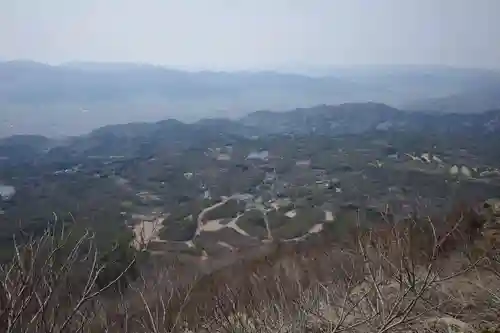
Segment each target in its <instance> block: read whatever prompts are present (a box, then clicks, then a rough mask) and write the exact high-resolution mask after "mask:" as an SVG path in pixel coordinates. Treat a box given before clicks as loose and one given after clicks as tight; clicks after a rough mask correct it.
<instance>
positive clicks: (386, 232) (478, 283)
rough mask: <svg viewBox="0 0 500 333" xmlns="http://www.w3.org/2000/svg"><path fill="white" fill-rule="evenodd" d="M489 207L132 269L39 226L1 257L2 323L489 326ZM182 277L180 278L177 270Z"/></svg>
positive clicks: (496, 299)
mask: <svg viewBox="0 0 500 333" xmlns="http://www.w3.org/2000/svg"><path fill="white" fill-rule="evenodd" d="M495 214H498V211H495V208H494V206H489V205H486V206H485V207H483V208H482V209H481V210H480V211H476V210H472V209H466V208H457V209H456V210H455V211H454V214H452V215H450V216H447V217H446V218H443V219H442V220H440V221H437V220H435V221H431V220H419V221H417V220H416V219H413V220H411V221H410V220H409V221H405V222H400V223H397V224H395V223H392V222H390V220H389V219H387V220H386V221H385V222H381V223H379V224H377V225H374V226H372V227H371V228H361V227H359V226H357V227H354V226H353V228H352V230H351V231H350V232H349V233H348V234H346V235H344V236H343V237H342V239H339V237H336V235H334V234H330V233H329V232H328V231H325V232H323V233H322V234H320V235H319V236H317V237H316V238H314V239H310V240H309V241H304V242H297V243H286V244H272V245H270V247H269V250H268V251H267V252H265V254H264V255H262V256H257V257H254V258H246V259H245V258H243V259H241V260H239V261H238V262H235V263H233V264H231V265H229V266H226V267H222V268H219V269H217V270H213V271H212V272H211V273H210V274H203V275H202V274H201V273H200V272H199V271H197V270H196V268H194V267H192V266H191V267H186V266H185V265H182V263H181V262H175V261H174V262H171V263H170V264H168V265H167V264H165V265H158V266H154V265H148V266H147V267H142V269H141V270H138V257H137V254H135V255H132V256H129V257H127V256H126V255H122V254H123V253H127V252H126V251H117V248H118V245H117V247H115V248H114V249H112V250H111V251H110V252H108V253H105V254H102V253H99V251H98V250H97V248H96V247H95V246H94V245H93V242H94V238H93V235H92V234H91V233H89V232H87V233H83V234H78V236H77V235H76V234H74V233H73V232H72V231H71V230H65V229H64V228H49V229H48V230H47V231H46V232H45V233H44V234H43V235H42V237H39V238H37V239H32V240H30V241H28V242H26V243H24V244H23V245H16V246H15V251H14V252H15V255H14V257H13V259H12V262H11V263H10V264H7V265H5V266H3V267H2V272H1V282H0V327H2V328H5V331H6V332H155V333H157V332H380V333H382V332H427V331H428V332H499V331H500V320H499V317H498V314H499V313H500V247H499V246H498V245H499V243H498V241H499V240H500V238H497V237H498V234H497V231H498V229H499V228H498V222H499V221H498V216H497V215H495ZM188 276H189V277H188Z"/></svg>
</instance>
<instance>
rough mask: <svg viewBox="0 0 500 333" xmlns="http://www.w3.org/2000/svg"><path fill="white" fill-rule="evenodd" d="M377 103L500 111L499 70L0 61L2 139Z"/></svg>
mask: <svg viewBox="0 0 500 333" xmlns="http://www.w3.org/2000/svg"><path fill="white" fill-rule="evenodd" d="M352 102H380V103H386V104H388V105H392V106H394V107H398V108H400V109H411V110H420V111H440V112H447V113H448V112H460V113H475V112H482V111H485V110H488V109H495V108H500V73H498V72H494V71H486V70H472V69H455V68H446V67H421V66H420V67H411V66H410V67H373V68H372V67H370V68H364V67H360V68H351V69H332V70H329V71H324V72H322V73H321V74H320V75H318V74H317V73H316V74H314V75H313V74H286V73H278V72H232V73H224V72H188V71H180V70H172V69H167V68H163V67H158V66H152V65H143V64H127V63H70V64H64V65H60V66H49V65H45V64H41V63H36V62H29V61H11V62H2V63H0V110H1V111H0V137H5V136H9V135H14V134H42V135H45V136H50V137H60V136H68V135H79V134H84V133H88V132H90V131H91V130H93V129H95V128H98V127H101V126H104V125H109V124H124V123H131V122H138V121H142V122H155V121H159V120H161V119H166V118H175V119H178V120H181V121H184V122H194V121H197V120H199V119H202V118H207V117H211V118H214V117H219V118H231V119H237V118H238V117H241V116H243V115H245V114H247V113H248V112H251V111H253V110H272V111H282V110H290V109H294V108H296V107H303V108H306V107H312V106H314V105H319V104H328V105H333V104H341V103H352Z"/></svg>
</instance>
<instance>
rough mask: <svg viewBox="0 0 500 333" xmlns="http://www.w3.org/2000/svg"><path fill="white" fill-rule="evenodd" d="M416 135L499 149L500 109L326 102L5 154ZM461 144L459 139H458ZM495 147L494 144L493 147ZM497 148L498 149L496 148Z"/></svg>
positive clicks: (110, 129)
mask: <svg viewBox="0 0 500 333" xmlns="http://www.w3.org/2000/svg"><path fill="white" fill-rule="evenodd" d="M369 133H380V134H382V135H387V134H390V135H398V136H401V135H403V136H404V135H407V134H410V135H414V134H417V136H416V137H417V138H418V137H421V138H439V140H445V141H453V142H456V143H457V142H464V144H466V143H467V141H468V140H469V141H474V143H480V144H481V145H482V146H483V147H485V148H484V149H489V150H492V151H494V150H495V149H496V148H498V147H496V146H497V145H498V142H500V109H498V110H491V111H487V112H482V113H476V114H442V113H423V112H408V111H401V110H398V109H396V108H393V107H390V106H388V105H385V104H378V103H347V104H341V105H337V106H327V105H321V106H316V107H312V108H303V109H295V110H293V111H288V112H271V111H257V112H253V113H251V114H248V115H247V116H244V117H242V118H240V119H236V120H230V119H224V118H215V119H202V120H200V121H197V122H194V123H190V124H186V123H183V122H180V121H178V120H173V119H170V120H163V121H160V122H154V123H130V124H124V125H108V126H104V127H101V128H99V129H96V130H94V131H92V132H90V133H89V134H86V135H81V136H75V137H71V138H67V139H64V140H57V139H49V138H46V137H43V136H35V135H29V136H24V135H17V136H12V137H8V138H4V139H1V140H0V158H3V159H5V158H7V159H16V160H26V161H28V160H33V158H34V157H36V156H45V157H48V158H50V159H53V158H56V159H58V160H68V159H71V157H72V156H74V157H78V158H80V157H84V156H87V157H88V156H104V157H107V156H125V157H137V156H148V155H155V154H158V153H162V152H165V151H166V150H168V149H174V150H179V149H181V150H182V149H187V148H195V147H197V146H200V145H206V144H207V143H208V142H218V143H220V144H222V145H224V144H228V143H230V142H231V141H232V140H254V139H255V138H256V137H266V136H269V135H293V136H304V135H323V136H341V135H363V134H369ZM457 144H459V143H457ZM487 147H490V148H487ZM495 147H496V148H495Z"/></svg>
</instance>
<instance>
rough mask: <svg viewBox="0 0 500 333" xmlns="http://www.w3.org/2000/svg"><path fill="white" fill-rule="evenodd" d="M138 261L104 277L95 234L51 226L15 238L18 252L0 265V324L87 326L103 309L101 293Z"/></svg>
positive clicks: (15, 328)
mask: <svg viewBox="0 0 500 333" xmlns="http://www.w3.org/2000/svg"><path fill="white" fill-rule="evenodd" d="M134 263H135V259H132V260H131V261H130V263H129V264H128V266H127V267H126V268H125V269H124V270H123V271H122V272H121V273H120V274H118V276H116V277H114V278H113V279H112V280H110V281H106V282H105V283H102V282H103V281H102V280H100V279H101V278H102V275H103V272H105V269H106V267H107V263H102V262H101V261H100V257H99V252H98V251H97V249H96V247H95V244H94V235H93V234H92V233H91V232H89V231H85V232H84V233H83V234H81V235H79V236H76V235H75V234H73V232H72V231H67V230H66V229H65V228H64V226H61V227H59V228H57V225H54V226H52V227H49V228H47V230H46V231H45V232H44V234H43V235H42V236H41V237H38V238H31V239H29V240H27V242H25V243H23V244H22V245H20V244H17V243H16V244H15V255H14V258H13V259H12V261H11V263H9V264H7V265H5V266H3V267H2V268H1V273H0V327H1V328H2V329H4V331H5V332H26V333H29V332H51V333H52V332H83V331H86V330H88V329H90V328H91V327H92V325H94V323H95V322H96V321H97V319H98V317H99V316H101V315H102V304H100V301H99V296H100V295H102V294H103V293H105V292H106V291H107V290H109V289H111V288H112V287H113V286H115V285H116V284H117V282H118V281H119V280H120V279H122V278H123V277H124V275H125V274H126V272H127V270H128V269H129V268H130V267H132V265H134ZM99 281H100V282H101V284H100V286H99V283H98V282H99Z"/></svg>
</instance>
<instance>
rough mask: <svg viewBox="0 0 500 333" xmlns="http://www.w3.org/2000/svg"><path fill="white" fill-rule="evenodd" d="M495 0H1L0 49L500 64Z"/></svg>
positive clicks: (11, 53) (39, 56)
mask: <svg viewBox="0 0 500 333" xmlns="http://www.w3.org/2000/svg"><path fill="white" fill-rule="evenodd" d="M499 14H500V0H343V1H341V0H338V1H337V0H140V1H139V0H0V59H19V58H22V59H33V60H38V61H44V62H49V63H60V62H66V61H77V60H80V61H82V60H84V61H133V62H147V63H155V64H163V65H169V66H182V67H189V68H210V69H257V68H260V69H262V68H277V67H293V66H305V65H314V66H325V65H334V66H337V65H340V66H345V65H357V64H392V63H397V64H447V65H453V66H466V67H496V68H500V19H499V17H498V15H499Z"/></svg>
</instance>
